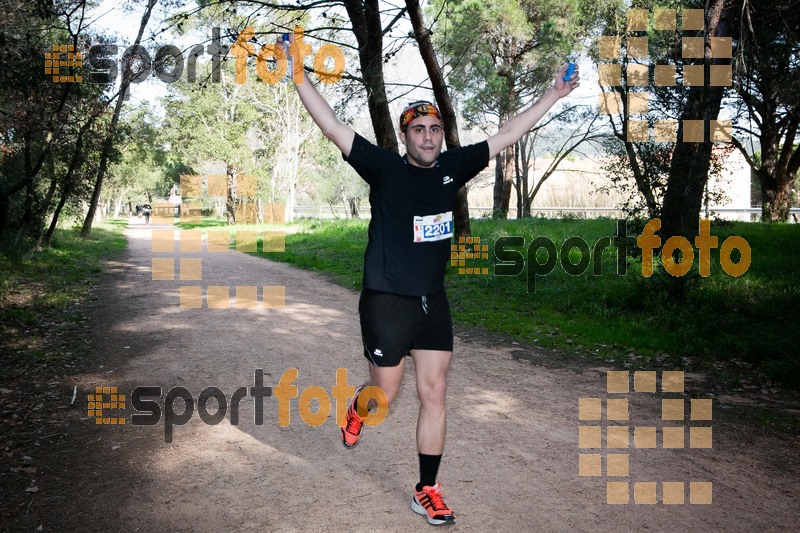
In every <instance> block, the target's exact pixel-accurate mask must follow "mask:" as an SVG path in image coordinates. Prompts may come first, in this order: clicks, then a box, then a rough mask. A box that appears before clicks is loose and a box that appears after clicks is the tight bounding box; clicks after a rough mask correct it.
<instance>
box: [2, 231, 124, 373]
mask: <svg viewBox="0 0 800 533" xmlns="http://www.w3.org/2000/svg"><path fill="white" fill-rule="evenodd" d="M124 225H125V223H124V222H118V221H112V222H106V223H102V224H96V225H95V227H94V229H93V230H92V235H91V237H90V238H89V239H81V238H80V237H79V236H78V230H77V229H71V230H57V231H56V233H55V234H54V235H53V239H52V242H51V246H50V247H48V248H44V249H41V250H37V249H32V250H27V251H22V252H20V250H8V249H3V250H0V337H2V352H0V368H2V370H1V371H0V382H5V381H6V380H8V379H11V378H12V377H13V376H15V375H18V374H19V373H20V372H23V371H25V368H26V365H27V364H39V363H43V362H54V361H66V360H68V359H70V358H71V357H72V356H74V355H75V354H74V351H73V350H72V349H71V348H70V347H69V346H68V344H69V343H64V344H62V345H58V346H55V345H52V344H50V343H48V341H47V340H48V337H49V336H50V337H51V336H52V335H53V334H54V333H56V332H57V331H58V330H60V329H61V328H64V327H68V326H69V325H70V324H74V323H76V322H78V323H79V322H81V321H82V320H83V319H82V318H81V317H80V316H78V315H75V314H72V313H68V312H66V311H67V310H68V309H69V308H70V307H72V306H73V305H75V304H77V303H79V302H81V301H83V300H85V299H86V298H87V297H88V294H89V292H90V290H91V289H92V287H93V285H94V282H95V279H96V277H97V275H98V274H99V273H100V272H102V266H101V265H100V262H101V261H102V260H105V259H110V258H113V257H116V256H117V254H119V252H120V251H121V250H123V249H124V248H125V246H126V243H125V238H124V237H123V236H122V231H121V229H122V228H123V227H124Z"/></svg>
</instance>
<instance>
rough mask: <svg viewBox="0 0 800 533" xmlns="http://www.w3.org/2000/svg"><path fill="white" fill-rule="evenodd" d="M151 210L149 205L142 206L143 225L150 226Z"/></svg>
mask: <svg viewBox="0 0 800 533" xmlns="http://www.w3.org/2000/svg"><path fill="white" fill-rule="evenodd" d="M152 209H153V208H152V207H150V204H144V205H143V206H142V216H143V217H144V223H145V224H146V225H148V226H149V225H150V212H151V211H152Z"/></svg>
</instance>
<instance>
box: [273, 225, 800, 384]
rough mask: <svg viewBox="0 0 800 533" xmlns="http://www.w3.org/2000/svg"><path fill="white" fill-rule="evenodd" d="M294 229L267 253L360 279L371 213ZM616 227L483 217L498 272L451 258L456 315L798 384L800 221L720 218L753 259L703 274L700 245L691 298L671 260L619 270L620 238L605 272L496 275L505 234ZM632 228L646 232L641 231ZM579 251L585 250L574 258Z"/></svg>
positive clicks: (534, 337)
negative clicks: (736, 273) (674, 283)
mask: <svg viewBox="0 0 800 533" xmlns="http://www.w3.org/2000/svg"><path fill="white" fill-rule="evenodd" d="M289 228H290V229H289V232H288V234H287V236H286V252H284V253H278V254H275V253H271V254H267V255H268V256H269V257H270V258H272V259H276V260H280V261H286V262H289V263H292V264H295V265H297V266H300V267H302V268H306V269H311V270H316V271H321V272H325V273H328V274H331V275H332V276H333V277H334V279H335V280H336V281H337V282H338V283H340V284H341V285H343V286H346V287H349V288H358V287H360V284H361V276H362V269H363V257H364V247H365V245H366V242H367V235H366V231H367V222H366V221H333V222H320V221H304V222H300V223H298V224H294V225H291V226H289ZM615 231H616V222H615V221H614V220H609V219H597V220H553V219H528V220H521V221H515V220H506V221H494V220H473V221H472V233H473V235H474V236H476V237H480V238H481V242H482V243H485V244H488V245H489V259H488V260H484V259H478V260H474V259H473V260H469V261H468V264H467V265H466V266H473V267H474V266H478V267H487V268H489V273H490V275H487V276H484V275H464V274H461V275H460V274H458V272H457V268H453V267H448V268H449V270H450V272H449V273H448V276H447V281H446V285H447V289H448V293H449V296H450V302H451V307H452V309H453V316H454V318H455V320H456V321H457V322H460V323H463V324H469V325H474V326H480V327H482V328H485V329H486V330H488V331H492V332H498V333H504V334H508V335H511V336H513V337H515V338H517V339H519V340H521V341H527V342H533V343H535V344H538V345H541V346H545V347H550V348H560V349H568V351H569V352H570V353H576V354H579V355H581V356H586V357H594V358H600V359H603V360H606V361H608V362H613V363H625V364H632V366H637V365H638V366H641V367H646V366H647V365H651V364H653V362H657V363H658V364H659V365H661V366H662V367H670V366H671V367H675V368H677V367H680V368H685V369H690V368H692V367H699V368H701V369H705V370H711V369H712V368H713V364H714V363H715V362H717V361H745V362H747V363H750V364H752V365H753V366H755V367H758V368H760V370H761V371H763V372H764V373H766V374H767V375H768V376H769V377H771V378H772V379H775V380H777V381H780V382H782V383H783V384H785V385H787V386H789V387H792V388H797V387H798V384H800V360H799V357H798V355H797V354H798V353H800V350H798V349H797V347H798V346H800V306H798V305H797V304H798V302H800V255H798V254H797V253H796V249H797V245H796V243H797V242H798V239H800V226H794V225H781V224H775V225H763V224H759V223H735V224H726V225H721V226H716V225H715V226H713V227H712V229H711V234H712V235H713V236H717V237H718V238H719V245H720V246H721V245H722V243H723V242H724V241H725V239H726V238H727V237H729V236H731V235H739V236H742V237H744V238H745V239H746V240H747V242H748V243H749V245H750V248H751V257H752V262H751V265H750V267H749V269H748V271H747V272H746V273H745V274H744V275H743V276H741V277H738V278H734V277H731V276H729V275H728V274H726V273H725V272H724V271H723V270H722V267H721V266H720V263H719V251H718V249H717V250H712V253H711V275H710V276H709V277H706V278H701V277H700V276H699V275H698V273H697V265H698V263H699V258H698V257H697V253H695V258H694V267H693V269H692V270H691V271H690V272H689V274H687V275H686V276H685V277H686V279H687V284H688V287H689V290H688V292H687V296H686V298H685V299H684V300H683V301H675V300H673V299H671V298H670V296H669V294H670V293H669V291H668V290H667V286H668V284H667V279H666V278H667V275H666V273H665V272H664V269H663V267H662V266H661V265H660V264H657V265H656V273H655V275H653V276H652V277H650V278H645V277H643V276H642V274H641V263H640V262H639V261H638V260H636V259H633V258H629V259H628V260H627V268H628V271H627V274H626V275H625V276H619V275H617V273H616V261H617V259H616V250H615V249H614V248H607V249H606V250H605V251H604V252H603V254H602V262H601V266H602V271H601V275H599V276H595V275H593V274H592V267H593V260H592V262H591V263H590V264H589V267H588V270H587V271H586V272H585V273H584V274H581V275H578V276H570V275H568V274H567V273H566V272H565V271H564V270H563V269H562V267H561V265H560V263H557V264H556V266H555V268H554V270H553V271H552V272H551V273H550V274H548V275H547V276H544V277H537V278H536V279H535V284H531V285H530V287H529V283H528V281H527V266H526V268H525V270H523V272H522V273H520V274H519V275H517V276H505V277H503V276H496V275H494V262H495V261H494V259H493V257H494V243H495V241H496V239H497V238H498V237H503V236H522V237H523V238H524V239H525V247H524V248H518V250H519V251H520V252H521V253H522V254H523V256H527V248H528V246H529V245H530V243H531V242H532V240H533V239H534V238H536V237H539V236H546V237H548V238H549V239H551V240H552V241H553V242H554V243H555V245H556V248H557V249H560V247H561V244H562V243H563V242H564V241H565V240H566V239H567V238H569V237H571V236H580V237H582V238H583V239H584V240H585V241H586V242H587V243H588V245H589V248H590V250H593V248H594V245H595V243H596V242H597V241H598V240H599V239H601V238H602V237H606V236H608V237H613V236H614V234H615ZM629 234H630V236H631V237H633V238H635V236H636V232H634V231H633V230H629ZM631 244H633V243H631ZM637 250H638V249H637ZM545 255H546V254H545V252H543V251H540V252H539V255H537V261H540V262H542V263H544V260H545V259H546V257H545ZM579 258H580V254H579V252H578V251H577V250H573V252H572V253H571V254H570V259H571V261H572V262H574V263H577V262H578V261H579ZM734 259H738V255H735V256H734ZM631 352H633V357H631ZM632 360H633V361H636V362H634V363H631V361H632Z"/></svg>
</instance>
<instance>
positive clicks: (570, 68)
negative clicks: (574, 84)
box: [561, 61, 575, 82]
mask: <svg viewBox="0 0 800 533" xmlns="http://www.w3.org/2000/svg"><path fill="white" fill-rule="evenodd" d="M573 74H575V63H573V62H572V61H570V62H569V64H567V71H566V72H565V73H564V77H563V78H561V79H562V80H564V81H566V82H568V81H569V80H570V79H572V75H573Z"/></svg>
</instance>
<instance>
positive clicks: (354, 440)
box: [339, 385, 365, 448]
mask: <svg viewBox="0 0 800 533" xmlns="http://www.w3.org/2000/svg"><path fill="white" fill-rule="evenodd" d="M364 387H365V386H364V385H361V386H360V387H358V388H357V389H356V392H355V394H354V395H353V400H352V401H351V402H350V406H349V407H348V408H347V412H346V413H345V416H344V426H342V427H340V428H339V429H340V430H341V431H342V444H344V447H345V448H352V447H353V446H355V445H356V444H358V440H359V439H360V438H361V429H362V428H363V427H364V419H363V418H361V417H360V416H359V414H358V412H357V411H356V399H357V398H358V395H359V394H361V391H362V390H364Z"/></svg>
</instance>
